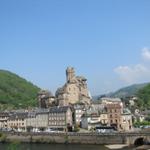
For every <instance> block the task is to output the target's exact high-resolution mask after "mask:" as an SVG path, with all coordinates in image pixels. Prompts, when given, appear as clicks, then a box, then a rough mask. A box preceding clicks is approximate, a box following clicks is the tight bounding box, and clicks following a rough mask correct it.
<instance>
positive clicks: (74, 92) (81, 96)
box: [38, 67, 91, 108]
mask: <svg viewBox="0 0 150 150" xmlns="http://www.w3.org/2000/svg"><path fill="white" fill-rule="evenodd" d="M86 81H87V79H86V78H84V77H82V76H76V75H75V70H74V68H72V67H68V68H67V69H66V83H65V84H64V86H63V87H61V88H58V89H57V91H56V93H55V97H54V96H53V95H52V93H51V92H48V91H45V90H42V91H40V92H39V93H38V102H39V107H41V108H49V107H51V106H54V105H58V106H68V105H70V104H76V103H82V104H85V105H89V104H90V103H91V96H90V94H89V91H88V88H87V83H86Z"/></svg>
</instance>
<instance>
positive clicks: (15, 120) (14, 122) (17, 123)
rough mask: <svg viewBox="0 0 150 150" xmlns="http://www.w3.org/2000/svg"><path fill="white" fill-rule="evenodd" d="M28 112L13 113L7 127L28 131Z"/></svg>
mask: <svg viewBox="0 0 150 150" xmlns="http://www.w3.org/2000/svg"><path fill="white" fill-rule="evenodd" d="M27 117H28V113H26V112H22V113H13V114H11V115H10V117H9V118H8V120H7V128H10V129H13V130H15V131H19V132H23V131H26V119H27Z"/></svg>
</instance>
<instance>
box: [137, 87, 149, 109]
mask: <svg viewBox="0 0 150 150" xmlns="http://www.w3.org/2000/svg"><path fill="white" fill-rule="evenodd" d="M137 97H138V101H137V104H138V106H139V107H141V108H148V109H150V84H148V85H146V86H145V87H143V88H142V89H140V90H139V91H138V92H137Z"/></svg>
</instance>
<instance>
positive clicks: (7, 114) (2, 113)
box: [0, 112, 9, 117]
mask: <svg viewBox="0 0 150 150" xmlns="http://www.w3.org/2000/svg"><path fill="white" fill-rule="evenodd" d="M0 117H9V113H8V112H0Z"/></svg>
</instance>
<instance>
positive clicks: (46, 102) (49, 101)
mask: <svg viewBox="0 0 150 150" xmlns="http://www.w3.org/2000/svg"><path fill="white" fill-rule="evenodd" d="M38 103H39V107H40V108H49V107H51V106H54V105H55V97H54V96H53V95H52V93H51V92H50V91H47V90H41V91H40V92H39V93H38Z"/></svg>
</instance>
